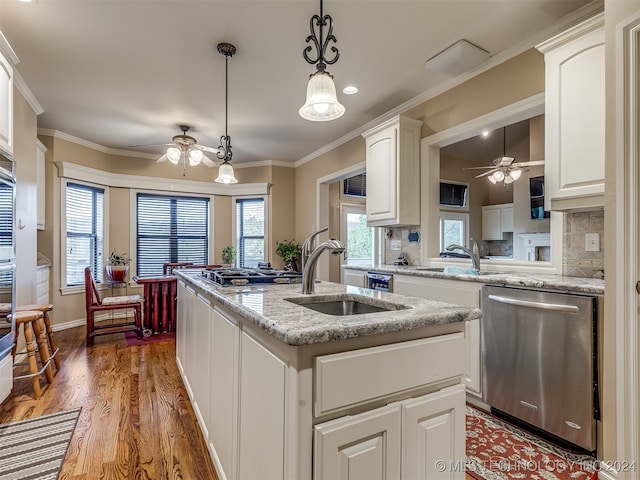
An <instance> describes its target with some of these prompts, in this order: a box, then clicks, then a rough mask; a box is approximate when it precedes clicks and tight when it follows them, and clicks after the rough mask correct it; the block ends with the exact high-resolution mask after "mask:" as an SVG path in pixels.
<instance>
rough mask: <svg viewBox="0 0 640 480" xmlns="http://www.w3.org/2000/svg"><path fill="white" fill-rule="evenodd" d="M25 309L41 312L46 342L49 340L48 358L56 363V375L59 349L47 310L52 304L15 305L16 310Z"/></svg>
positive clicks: (21, 310)
mask: <svg viewBox="0 0 640 480" xmlns="http://www.w3.org/2000/svg"><path fill="white" fill-rule="evenodd" d="M25 310H36V311H38V312H42V315H43V317H42V320H43V321H44V327H45V329H46V332H45V333H46V335H47V342H49V354H50V355H49V358H52V359H53V362H54V363H55V365H56V375H57V374H58V370H60V357H59V355H58V354H59V353H60V349H59V348H58V345H57V344H56V340H55V339H54V338H53V329H52V328H51V318H49V312H50V311H51V310H53V305H51V304H48V303H41V304H37V303H34V304H32V305H19V306H17V307H16V312H23V311H25Z"/></svg>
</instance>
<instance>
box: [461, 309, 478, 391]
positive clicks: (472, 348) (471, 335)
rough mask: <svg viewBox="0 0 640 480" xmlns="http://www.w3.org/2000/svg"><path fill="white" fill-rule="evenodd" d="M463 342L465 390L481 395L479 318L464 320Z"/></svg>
mask: <svg viewBox="0 0 640 480" xmlns="http://www.w3.org/2000/svg"><path fill="white" fill-rule="evenodd" d="M464 331H465V343H466V347H467V365H466V368H465V375H464V380H465V384H466V386H467V391H468V392H470V393H473V394H474V395H477V396H482V388H481V386H482V352H481V349H480V344H481V337H480V319H479V318H478V319H476V320H467V321H466V322H465V328H464Z"/></svg>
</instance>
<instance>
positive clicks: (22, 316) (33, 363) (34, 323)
mask: <svg viewBox="0 0 640 480" xmlns="http://www.w3.org/2000/svg"><path fill="white" fill-rule="evenodd" d="M43 317H44V314H43V313H42V312H41V311H38V310H24V311H21V312H16V313H15V319H16V342H14V347H13V352H12V353H13V356H14V358H15V356H16V345H17V336H18V334H19V331H20V326H22V331H23V332H24V340H25V343H26V345H27V351H26V353H27V362H28V365H29V373H28V374H25V375H18V376H15V377H13V378H14V380H18V379H21V378H30V379H31V383H32V385H33V394H34V396H35V398H36V400H38V399H39V398H40V378H39V377H40V375H41V374H42V373H43V372H44V374H45V376H46V377H47V381H48V382H49V383H51V382H52V381H53V373H52V372H51V365H50V364H51V358H50V357H49V346H48V342H47V340H46V333H45V328H44V321H43ZM34 337H35V338H34ZM36 345H37V346H36ZM36 351H38V352H39V353H40V361H41V363H42V368H40V369H39V370H38V360H37V359H36ZM15 365H19V364H15Z"/></svg>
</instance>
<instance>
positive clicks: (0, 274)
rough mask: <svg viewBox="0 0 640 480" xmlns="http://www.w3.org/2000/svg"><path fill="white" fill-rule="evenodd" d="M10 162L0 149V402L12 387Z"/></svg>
mask: <svg viewBox="0 0 640 480" xmlns="http://www.w3.org/2000/svg"><path fill="white" fill-rule="evenodd" d="M13 169H14V167H13V161H12V160H11V159H10V158H9V157H6V156H4V155H3V154H2V153H1V152H0V402H1V401H2V400H4V398H5V397H6V396H7V395H8V394H9V392H10V391H11V388H12V386H13V368H12V366H13V362H12V360H11V358H7V357H10V356H11V349H12V348H13V342H14V337H15V328H16V325H15V320H14V318H13V313H14V312H15V307H16V305H15V304H16V301H15V277H16V276H15V271H16V267H15V258H16V255H15V253H16V249H15V233H14V225H15V218H14V217H15V213H14V212H15V176H14V170H13Z"/></svg>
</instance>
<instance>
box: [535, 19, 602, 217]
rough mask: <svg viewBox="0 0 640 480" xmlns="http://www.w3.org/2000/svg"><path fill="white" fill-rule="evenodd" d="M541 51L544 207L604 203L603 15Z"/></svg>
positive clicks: (567, 206)
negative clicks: (544, 68)
mask: <svg viewBox="0 0 640 480" xmlns="http://www.w3.org/2000/svg"><path fill="white" fill-rule="evenodd" d="M537 48H538V50H540V52H542V53H544V60H545V65H546V79H545V187H546V192H545V209H546V210H573V209H581V208H591V207H598V206H602V205H604V141H605V85H604V77H605V64H604V53H605V52H604V50H605V49H604V14H600V15H598V16H596V17H593V18H591V19H589V20H587V21H586V22H583V23H581V24H580V25H577V26H575V27H573V28H571V29H569V30H567V31H566V32H564V33H562V34H560V35H558V36H556V37H554V38H552V39H550V40H548V41H546V42H544V43H542V44H540V45H538V46H537Z"/></svg>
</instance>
